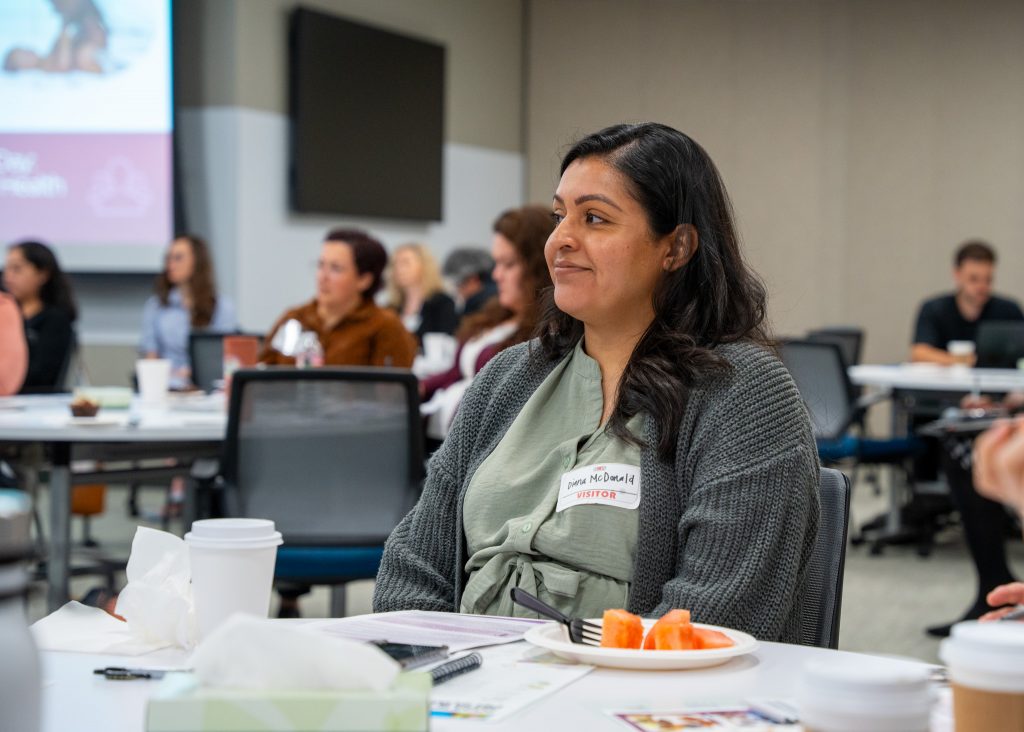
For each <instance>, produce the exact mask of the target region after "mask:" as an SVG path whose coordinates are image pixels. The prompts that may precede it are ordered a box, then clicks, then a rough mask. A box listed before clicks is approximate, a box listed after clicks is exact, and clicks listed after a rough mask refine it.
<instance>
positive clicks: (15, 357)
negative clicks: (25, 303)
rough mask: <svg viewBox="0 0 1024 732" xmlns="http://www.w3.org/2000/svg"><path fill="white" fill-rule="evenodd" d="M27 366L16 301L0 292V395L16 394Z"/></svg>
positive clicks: (22, 332)
mask: <svg viewBox="0 0 1024 732" xmlns="http://www.w3.org/2000/svg"><path fill="white" fill-rule="evenodd" d="M27 368H28V346H27V345H26V344H25V326H24V325H23V324H22V321H21V311H20V310H18V303H17V302H16V301H15V299H14V298H13V297H11V296H10V295H8V294H6V293H4V292H0V396H10V395H11V394H16V393H17V392H18V389H20V388H21V382H22V381H23V380H24V379H25V370H26V369H27Z"/></svg>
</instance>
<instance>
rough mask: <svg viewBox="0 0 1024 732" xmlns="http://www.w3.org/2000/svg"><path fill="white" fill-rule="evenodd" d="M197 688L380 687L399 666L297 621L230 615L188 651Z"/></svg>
mask: <svg viewBox="0 0 1024 732" xmlns="http://www.w3.org/2000/svg"><path fill="white" fill-rule="evenodd" d="M192 667H193V668H194V669H195V673H196V676H197V677H198V678H199V681H200V683H201V684H202V685H203V686H214V687H221V688H236V689H335V690H372V691H383V690H385V689H387V688H388V687H390V686H391V684H392V682H393V681H394V679H395V676H397V675H398V672H399V671H400V670H401V667H400V666H399V665H398V663H396V662H395V661H394V660H392V659H391V657H390V656H388V655H387V654H385V653H384V652H383V651H381V650H380V649H378V648H375V647H373V646H371V645H369V644H366V643H358V642H356V641H351V640H347V639H345V638H335V637H332V636H329V635H327V634H325V633H322V632H317V631H315V630H311V629H309V628H306V627H304V626H302V625H301V624H294V623H282V622H280V621H273V620H263V619H260V618H254V617H252V616H249V615H233V616H231V617H230V618H228V619H227V620H226V621H225V622H224V623H223V624H222V625H221V626H220V627H218V628H217V629H216V630H214V631H213V632H212V633H211V634H210V635H209V636H207V637H206V638H204V639H203V642H202V643H200V644H199V647H198V648H197V649H196V651H195V653H194V654H193V655H192Z"/></svg>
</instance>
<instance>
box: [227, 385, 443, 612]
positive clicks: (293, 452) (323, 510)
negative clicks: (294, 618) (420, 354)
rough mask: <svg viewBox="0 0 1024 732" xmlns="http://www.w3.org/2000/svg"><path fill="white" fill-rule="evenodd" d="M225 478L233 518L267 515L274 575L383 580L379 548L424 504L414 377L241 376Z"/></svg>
mask: <svg viewBox="0 0 1024 732" xmlns="http://www.w3.org/2000/svg"><path fill="white" fill-rule="evenodd" d="M221 475H222V478H223V484H224V489H223V490H224V497H225V499H226V501H225V505H226V508H227V511H226V512H227V513H228V515H235V516H248V517H253V518H268V519H272V520H273V521H274V522H275V523H276V525H277V529H278V530H279V531H280V532H281V533H282V534H283V536H284V545H283V546H282V547H281V548H280V549H279V550H278V555H277V567H276V571H275V576H276V578H277V579H278V580H281V581H286V582H291V583H300V584H313V585H316V584H326V585H331V586H332V595H331V614H332V615H335V616H337V615H340V614H343V613H344V585H345V583H347V582H349V581H351V580H356V579H373V578H375V577H376V576H377V569H378V567H379V566H380V558H381V555H382V553H383V548H384V541H385V540H386V539H387V537H388V536H389V535H390V534H391V531H392V529H394V527H395V526H396V525H397V524H398V522H399V521H400V520H401V519H402V518H403V517H404V516H405V514H406V513H407V512H408V511H409V509H410V508H412V506H413V504H414V503H415V501H416V499H417V498H418V497H419V491H420V487H421V481H422V478H423V440H422V430H421V427H420V414H419V387H418V382H417V380H416V377H415V376H414V375H413V374H412V373H411V372H410V371H406V370H403V369H390V368H356V367H352V368H318V369H295V368H270V369H242V370H239V371H236V372H235V373H234V375H233V376H232V380H231V404H230V408H229V411H228V427H227V437H226V441H225V446H224V458H223V461H222V471H221Z"/></svg>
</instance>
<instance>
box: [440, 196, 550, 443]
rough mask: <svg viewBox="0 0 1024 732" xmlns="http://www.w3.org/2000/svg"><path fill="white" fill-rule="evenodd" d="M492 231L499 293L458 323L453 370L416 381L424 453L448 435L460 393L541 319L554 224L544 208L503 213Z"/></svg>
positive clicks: (517, 209) (548, 285)
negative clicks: (422, 418)
mask: <svg viewBox="0 0 1024 732" xmlns="http://www.w3.org/2000/svg"><path fill="white" fill-rule="evenodd" d="M493 229H494V240H493V243H492V245H491V254H492V256H493V257H494V270H493V273H492V277H493V279H494V282H495V284H496V286H497V295H495V296H494V297H492V298H491V299H490V300H489V301H488V302H487V304H486V305H485V306H484V307H483V308H482V309H481V310H480V311H479V312H477V313H475V314H474V315H471V316H469V317H467V318H465V319H464V320H463V321H462V324H461V325H460V326H459V330H458V332H457V333H456V338H457V339H458V341H459V348H458V351H457V352H456V354H455V362H454V363H453V364H452V366H451V368H450V369H448V370H447V371H445V372H443V373H440V374H437V375H436V376H431V377H430V378H428V379H425V380H424V381H422V382H421V383H420V387H421V391H422V395H423V398H424V401H425V402H426V403H425V404H424V406H423V413H424V414H426V415H429V418H428V424H427V438H428V443H429V444H428V449H429V448H431V447H436V441H437V440H442V439H444V436H445V435H446V434H447V433H448V426H449V425H450V424H451V420H452V418H453V417H454V415H455V410H456V409H457V408H458V405H459V401H460V400H461V399H462V394H463V393H464V392H465V390H466V389H467V388H468V387H469V385H470V384H471V383H472V381H473V377H474V376H475V375H476V373H477V372H478V371H479V370H480V369H482V368H483V367H484V364H486V363H487V362H488V361H489V360H490V359H491V358H493V357H494V355H495V354H497V353H499V352H501V351H503V350H504V349H506V348H508V347H509V346H513V345H515V344H516V343H522V342H523V341H526V340H529V339H530V338H531V337H532V335H533V331H534V329H535V328H536V326H537V322H538V319H539V314H538V297H539V295H540V292H541V291H542V290H544V289H545V288H547V287H550V286H551V275H550V273H549V272H548V266H547V263H546V262H545V261H544V244H545V242H547V239H548V236H550V235H551V232H552V231H553V230H554V222H553V221H552V218H551V210H550V209H549V208H548V207H547V206H523V207H522V208H514V209H510V210H508V211H505V212H504V213H502V214H501V215H500V216H498V218H497V220H495V222H494V227H493ZM432 440H433V441H435V442H433V443H431V441H432Z"/></svg>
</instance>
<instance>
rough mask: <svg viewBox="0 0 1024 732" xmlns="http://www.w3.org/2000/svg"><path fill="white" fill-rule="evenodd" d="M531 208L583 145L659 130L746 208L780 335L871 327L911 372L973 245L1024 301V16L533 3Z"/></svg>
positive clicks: (947, 8)
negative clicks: (639, 127) (916, 344)
mask: <svg viewBox="0 0 1024 732" xmlns="http://www.w3.org/2000/svg"><path fill="white" fill-rule="evenodd" d="M528 11H529V24H528V32H529V38H528V49H529V63H528V76H527V90H528V91H527V123H526V140H527V154H528V158H527V160H528V166H529V167H528V171H529V173H528V175H529V178H528V188H527V194H528V197H529V198H531V199H535V200H545V199H547V198H549V197H550V194H551V191H552V190H553V186H554V184H555V181H556V176H557V162H558V157H559V153H560V152H563V151H564V150H565V148H566V146H567V145H568V144H569V143H570V142H571V141H572V140H573V139H575V138H576V137H577V136H578V135H580V134H581V133H585V132H588V131H591V130H594V129H597V128H599V127H601V126H604V125H606V124H611V123H615V122H619V121H641V120H646V119H652V120H656V121H661V122H665V123H668V124H671V125H673V126H676V127H678V128H680V129H682V130H684V131H686V132H688V133H690V134H691V135H692V136H693V137H694V138H695V139H697V140H698V141H699V142H701V144H703V145H704V147H705V148H707V150H708V151H709V152H710V154H711V156H712V157H713V158H714V159H715V161H716V162H717V163H718V165H719V167H720V169H721V171H722V174H723V176H724V178H725V181H726V184H727V186H728V187H729V190H730V192H731V194H732V196H733V202H734V204H735V208H736V212H737V217H738V219H739V224H740V228H741V232H742V234H743V236H744V239H745V243H746V247H747V253H748V256H749V259H750V260H751V262H752V263H753V265H754V267H755V268H756V269H757V270H758V271H759V272H760V273H761V274H762V276H764V278H765V279H766V280H767V282H768V284H769V287H770V290H771V296H772V298H771V315H772V318H773V321H774V324H775V327H776V330H777V332H779V333H796V332H800V331H802V330H804V329H806V328H808V327H813V326H818V325H825V324H832V323H854V324H860V325H862V326H863V327H865V328H866V329H867V333H868V336H867V344H866V346H867V353H866V358H868V359H870V360H876V361H878V360H882V361H893V360H899V359H901V358H903V357H905V354H906V346H907V342H908V338H909V334H910V330H911V327H912V320H913V316H914V311H915V308H916V306H917V303H918V301H919V300H920V299H921V298H922V297H924V296H927V295H929V294H932V293H934V292H936V291H940V290H943V289H944V288H946V287H947V286H948V281H949V258H950V254H951V252H952V250H953V248H954V247H955V245H956V244H957V243H958V242H959V241H960V240H962V239H964V238H967V237H970V236H980V237H984V238H987V239H989V240H990V241H992V242H993V243H994V244H995V246H996V247H997V248H998V249H999V251H1000V254H1001V256H1002V262H1001V266H1000V272H999V277H1000V285H1001V288H1000V289H1002V290H1003V291H1004V292H1006V293H1008V294H1010V295H1013V296H1015V297H1017V298H1020V299H1024V247H1022V246H1021V242H1020V238H1021V234H1022V232H1024V206H1022V204H1021V202H1022V201H1024V125H1022V120H1024V43H1021V42H1020V39H1021V38H1024V3H1020V2H1015V1H1014V0H991V1H989V2H986V3H974V2H970V1H969V0H944V1H936V0H896V1H893V0H845V1H841V0H834V1H826V0H822V1H810V0H804V1H800V0H761V1H760V2H749V0H700V1H697V0H687V1H682V0H673V1H659V2H656V1H652V0H646V1H638V2H632V3H628V4H627V3H620V2H615V1H613V0H541V1H539V2H537V1H530V2H529V5H528Z"/></svg>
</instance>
